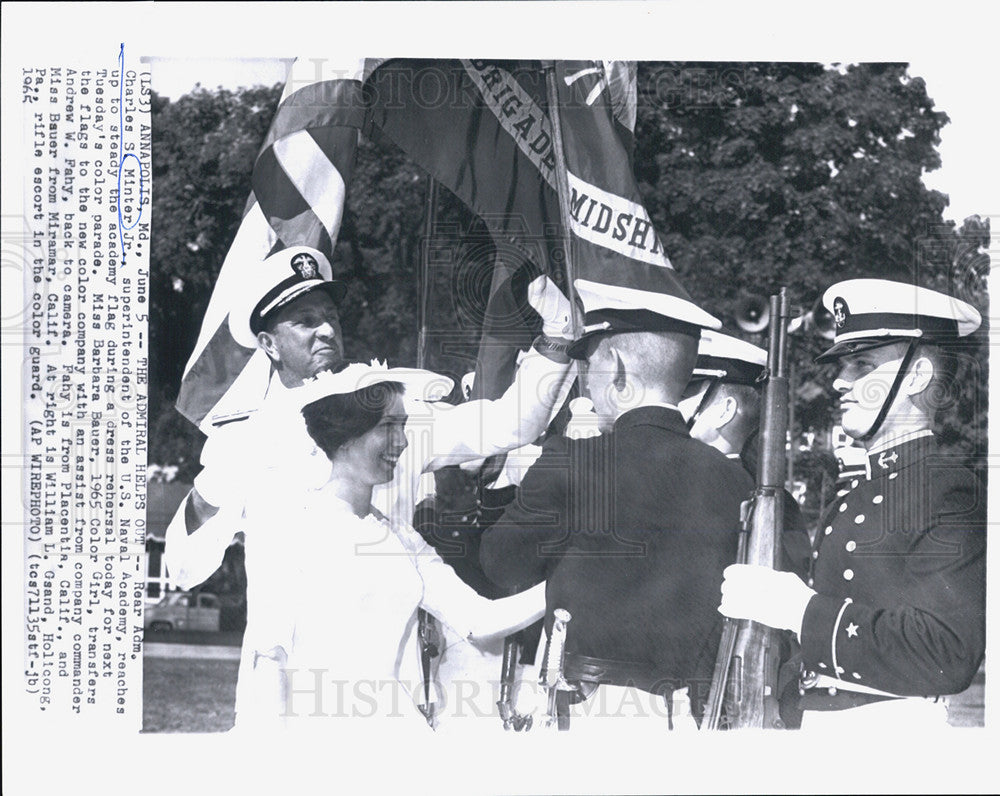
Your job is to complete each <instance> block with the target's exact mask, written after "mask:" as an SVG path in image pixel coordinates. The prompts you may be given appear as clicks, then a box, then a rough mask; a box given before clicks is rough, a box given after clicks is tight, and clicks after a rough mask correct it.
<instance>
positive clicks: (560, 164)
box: [543, 61, 583, 339]
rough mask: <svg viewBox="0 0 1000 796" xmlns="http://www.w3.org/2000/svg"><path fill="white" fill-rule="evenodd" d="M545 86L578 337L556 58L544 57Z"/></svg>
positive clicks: (578, 328) (576, 328) (580, 327)
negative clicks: (548, 59) (545, 58)
mask: <svg viewBox="0 0 1000 796" xmlns="http://www.w3.org/2000/svg"><path fill="white" fill-rule="evenodd" d="M543 63H544V66H543V70H544V72H545V90H546V98H547V100H548V106H549V121H550V122H551V123H552V153H553V155H554V157H555V162H556V163H555V169H554V171H555V176H556V196H557V198H558V201H559V220H560V222H561V225H562V240H563V253H564V255H565V261H564V262H565V270H566V287H567V290H568V293H569V299H570V302H569V303H570V308H571V315H570V318H571V320H572V323H573V337H574V339H575V338H578V337H579V336H580V334H581V332H582V330H583V320H582V318H581V317H580V307H579V306H578V304H577V301H576V287H575V284H576V282H575V278H576V274H575V268H574V263H573V245H572V244H573V236H572V233H571V232H570V215H569V178H568V177H567V176H566V174H567V172H566V156H565V152H564V150H563V138H562V121H561V120H560V118H559V89H558V86H557V85H556V62H555V61H544V62H543Z"/></svg>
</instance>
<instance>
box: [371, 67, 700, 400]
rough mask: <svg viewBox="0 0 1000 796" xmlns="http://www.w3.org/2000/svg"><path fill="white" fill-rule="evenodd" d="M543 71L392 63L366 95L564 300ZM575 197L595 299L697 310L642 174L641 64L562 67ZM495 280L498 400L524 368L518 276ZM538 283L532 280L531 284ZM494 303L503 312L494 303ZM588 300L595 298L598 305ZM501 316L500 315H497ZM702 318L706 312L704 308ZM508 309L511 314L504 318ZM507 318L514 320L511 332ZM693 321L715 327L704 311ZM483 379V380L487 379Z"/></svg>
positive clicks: (490, 367) (558, 71)
mask: <svg viewBox="0 0 1000 796" xmlns="http://www.w3.org/2000/svg"><path fill="white" fill-rule="evenodd" d="M542 66H543V65H542V63H541V62H538V61H483V60H455V61H414V60H388V61H386V62H384V63H383V64H381V65H380V66H379V67H378V68H376V69H375V70H374V72H373V74H372V75H371V78H370V79H369V80H368V81H367V83H366V96H367V102H368V106H369V125H370V127H371V128H373V129H374V130H377V131H378V133H379V134H381V135H384V136H386V137H388V138H389V139H390V140H392V141H393V142H394V143H396V144H397V145H398V146H399V147H400V148H401V149H402V150H403V151H404V152H406V153H407V154H408V155H409V156H410V157H411V158H413V160H414V161H416V163H417V164H419V165H420V166H422V167H423V168H425V169H426V170H427V171H428V172H429V173H430V174H431V176H433V177H434V178H435V179H437V180H439V181H440V182H441V183H442V184H443V185H444V186H446V187H447V188H448V189H449V190H451V191H452V192H454V193H455V194H456V195H458V196H459V197H460V198H461V199H462V200H463V201H464V202H465V203H466V204H467V205H468V206H469V207H470V208H471V209H472V210H473V211H474V212H475V213H477V214H478V215H480V216H481V217H482V218H483V219H484V221H485V222H486V224H487V226H488V227H489V229H490V231H491V233H492V234H493V237H494V240H495V241H496V244H497V249H498V257H499V258H500V259H501V260H504V261H508V260H509V261H513V262H517V261H518V260H519V259H520V260H527V261H529V262H530V263H533V264H534V267H536V268H538V269H540V270H541V271H542V272H545V273H549V274H550V275H553V276H554V277H555V278H556V281H557V282H559V283H560V284H561V286H562V287H563V288H564V289H565V288H566V284H565V278H564V277H565V271H564V262H565V251H566V243H567V241H566V240H565V239H564V237H563V232H564V231H563V229H562V222H561V216H560V212H559V210H560V209H559V198H558V193H557V189H556V154H555V147H554V131H553V123H552V118H551V114H550V108H549V103H548V99H547V91H546V78H545V72H544V70H543V68H542ZM554 69H555V77H556V86H557V96H558V103H559V121H560V128H561V131H562V143H563V150H564V154H565V161H566V169H567V178H568V181H569V188H568V196H567V202H568V207H567V211H568V218H569V227H570V229H569V233H570V234H569V239H568V244H569V247H570V248H569V251H570V253H571V254H572V257H573V267H574V277H575V279H576V280H577V282H578V283H579V284H580V285H582V286H586V287H587V288H589V289H588V291H587V296H588V297H591V296H594V295H601V294H602V293H603V294H609V295H611V294H618V295H625V296H627V297H628V299H629V301H631V302H633V303H638V304H639V305H643V300H644V297H645V296H647V295H649V296H652V295H653V294H655V295H656V296H658V297H662V296H663V295H667V296H670V297H676V298H677V299H678V303H679V304H680V305H683V304H685V303H686V302H689V301H690V299H689V297H688V295H687V293H686V291H685V290H684V288H683V287H682V286H681V284H680V282H679V280H678V279H677V276H676V273H675V272H674V270H673V267H672V266H671V264H670V260H669V258H668V256H667V254H666V252H665V251H664V249H663V245H662V242H661V240H660V237H659V235H658V234H657V232H656V230H655V228H654V227H653V224H652V221H651V219H650V218H649V214H648V213H647V212H646V210H645V208H644V207H643V204H642V199H641V196H640V194H639V188H638V184H637V183H636V180H635V177H634V174H633V171H632V165H631V145H632V136H633V133H634V127H635V118H636V89H635V77H636V72H635V65H634V64H629V63H623V62H602V61H557V62H554ZM518 270H519V269H517V268H511V267H509V266H508V267H507V268H506V270H505V271H503V272H499V271H498V273H497V274H496V278H495V279H494V282H493V290H494V297H493V298H491V301H490V305H491V308H490V309H488V311H487V314H488V316H492V317H494V318H495V319H501V320H497V321H495V322H491V321H490V320H489V318H488V321H487V324H485V329H486V331H487V332H488V334H484V337H483V340H482V343H481V347H480V362H479V368H478V371H479V373H482V374H483V376H484V377H486V378H487V379H492V382H493V383H492V384H491V385H490V386H489V387H488V388H487V389H486V392H487V393H488V394H493V395H495V394H499V392H502V389H503V387H504V386H505V384H504V383H503V382H504V380H506V379H507V378H508V375H507V374H509V373H510V372H512V369H511V367H510V361H511V356H512V354H511V352H510V351H509V350H506V351H505V350H504V340H505V338H510V337H511V335H512V334H513V332H514V328H513V326H514V325H515V324H516V314H515V313H511V312H510V306H511V305H512V303H514V304H516V303H517V302H518V301H520V302H522V303H523V298H519V297H514V298H512V296H511V279H510V277H511V276H513V275H515V274H517V273H518ZM522 281H523V282H524V283H526V282H527V281H528V280H522ZM494 299H495V301H494ZM588 300H589V298H588ZM494 305H495V306H494ZM692 307H693V305H692ZM501 308H503V311H501ZM502 319H513V320H512V322H510V323H507V324H506V325H505V324H504V323H503V322H502ZM691 319H692V321H693V322H699V321H701V320H702V318H701V317H700V316H699V315H698V313H697V311H696V308H695V310H693V311H692V318H691ZM478 378H479V377H478V375H477V380H478Z"/></svg>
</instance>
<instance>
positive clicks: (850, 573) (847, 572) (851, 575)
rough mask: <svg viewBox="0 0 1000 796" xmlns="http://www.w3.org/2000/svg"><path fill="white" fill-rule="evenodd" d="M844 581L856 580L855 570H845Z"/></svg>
mask: <svg viewBox="0 0 1000 796" xmlns="http://www.w3.org/2000/svg"><path fill="white" fill-rule="evenodd" d="M844 580H854V570H853V569H845V570H844Z"/></svg>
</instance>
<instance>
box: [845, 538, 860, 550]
mask: <svg viewBox="0 0 1000 796" xmlns="http://www.w3.org/2000/svg"><path fill="white" fill-rule="evenodd" d="M844 547H845V548H847V552H848V553H853V552H854V551H855V550H856V549H857V547H858V543H857V542H855V541H854V540H853V539H851V541H849V542H848V543H847V544H845V545H844Z"/></svg>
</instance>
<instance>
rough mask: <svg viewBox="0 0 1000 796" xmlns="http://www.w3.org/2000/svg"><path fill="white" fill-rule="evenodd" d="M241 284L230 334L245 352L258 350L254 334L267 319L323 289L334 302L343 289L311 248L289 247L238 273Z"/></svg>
mask: <svg viewBox="0 0 1000 796" xmlns="http://www.w3.org/2000/svg"><path fill="white" fill-rule="evenodd" d="M241 276H242V282H240V284H239V286H238V287H237V294H236V298H235V300H234V301H233V307H232V309H231V310H230V313H229V331H230V333H231V334H232V335H233V339H234V340H235V341H236V342H237V343H239V344H240V345H241V346H243V347H244V348H256V347H257V333H258V332H259V331H261V330H262V329H263V328H264V320H265V318H266V316H267V315H268V314H269V313H271V312H274V311H275V310H277V309H280V308H281V307H284V306H285V305H287V304H288V303H289V302H291V301H294V300H295V299H297V298H298V297H299V296H302V295H305V294H306V293H308V292H310V291H312V290H317V289H322V290H325V291H326V292H327V293H328V294H329V295H330V298H332V299H333V300H334V301H340V299H342V298H343V297H344V292H345V291H346V286H345V285H344V283H343V282H339V281H336V280H334V279H333V269H332V268H331V267H330V261H329V260H328V259H327V258H326V256H325V255H324V254H323V253H322V252H321V251H319V250H317V249H314V248H312V247H311V246H291V247H289V248H287V249H282V250H281V251H279V252H275V253H274V254H272V255H270V256H268V257H267V258H266V259H265V260H264V261H263V262H260V263H254V264H252V265H249V266H248V267H247V268H245V269H243V271H242V272H241Z"/></svg>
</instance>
